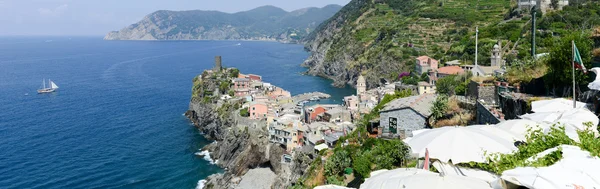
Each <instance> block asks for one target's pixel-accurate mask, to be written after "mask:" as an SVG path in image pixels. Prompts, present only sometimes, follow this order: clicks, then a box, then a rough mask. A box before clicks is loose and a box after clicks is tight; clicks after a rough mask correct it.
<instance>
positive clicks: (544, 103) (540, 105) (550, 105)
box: [531, 98, 585, 113]
mask: <svg viewBox="0 0 600 189" xmlns="http://www.w3.org/2000/svg"><path fill="white" fill-rule="evenodd" d="M575 104H576V108H583V107H585V103H583V102H576V103H575ZM572 109H573V100H568V99H564V98H555V99H550V100H538V101H534V102H531V111H533V112H535V113H540V112H556V111H567V110H572Z"/></svg>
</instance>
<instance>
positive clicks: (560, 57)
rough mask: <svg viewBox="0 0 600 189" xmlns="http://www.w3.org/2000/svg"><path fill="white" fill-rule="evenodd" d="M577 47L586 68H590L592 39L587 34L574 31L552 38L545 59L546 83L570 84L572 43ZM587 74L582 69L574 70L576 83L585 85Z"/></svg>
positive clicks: (556, 84)
mask: <svg viewBox="0 0 600 189" xmlns="http://www.w3.org/2000/svg"><path fill="white" fill-rule="evenodd" d="M571 41H575V45H576V46H577V48H578V49H579V52H580V54H581V59H582V61H583V63H584V65H585V67H586V68H591V60H592V54H591V52H592V43H593V42H592V40H591V39H590V38H589V34H587V33H581V32H577V31H574V32H573V33H572V34H570V35H567V36H563V37H561V38H560V39H557V40H554V41H553V44H552V47H551V49H550V56H549V58H548V59H547V62H546V63H547V65H548V74H546V77H545V80H546V83H551V84H553V85H554V86H553V87H557V86H571V84H572V82H573V81H572V73H571V72H572V66H573V63H572V62H573V51H572V43H571ZM588 78H589V75H587V74H584V73H583V72H582V71H575V80H576V82H577V84H578V85H587V83H588V81H587V80H588Z"/></svg>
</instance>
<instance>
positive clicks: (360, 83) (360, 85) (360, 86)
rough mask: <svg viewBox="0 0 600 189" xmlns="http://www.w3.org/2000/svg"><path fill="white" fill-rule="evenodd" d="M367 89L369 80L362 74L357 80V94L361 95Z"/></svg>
mask: <svg viewBox="0 0 600 189" xmlns="http://www.w3.org/2000/svg"><path fill="white" fill-rule="evenodd" d="M366 91H367V81H366V80H365V77H363V76H362V75H360V76H358V79H357V80H356V95H359V96H360V95H361V94H363V93H364V92H366Z"/></svg>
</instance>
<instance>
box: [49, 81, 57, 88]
mask: <svg viewBox="0 0 600 189" xmlns="http://www.w3.org/2000/svg"><path fill="white" fill-rule="evenodd" d="M50 88H51V89H58V86H57V85H56V84H55V83H54V81H50Z"/></svg>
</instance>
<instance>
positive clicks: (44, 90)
mask: <svg viewBox="0 0 600 189" xmlns="http://www.w3.org/2000/svg"><path fill="white" fill-rule="evenodd" d="M42 85H43V87H42V88H41V89H38V91H37V92H38V94H43V93H52V92H54V91H56V89H58V86H57V85H56V83H54V82H53V81H52V80H50V79H48V85H49V86H50V87H49V88H46V81H45V79H44V80H42Z"/></svg>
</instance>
